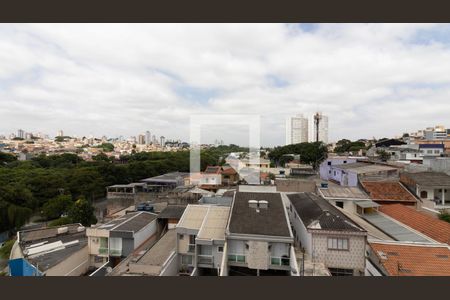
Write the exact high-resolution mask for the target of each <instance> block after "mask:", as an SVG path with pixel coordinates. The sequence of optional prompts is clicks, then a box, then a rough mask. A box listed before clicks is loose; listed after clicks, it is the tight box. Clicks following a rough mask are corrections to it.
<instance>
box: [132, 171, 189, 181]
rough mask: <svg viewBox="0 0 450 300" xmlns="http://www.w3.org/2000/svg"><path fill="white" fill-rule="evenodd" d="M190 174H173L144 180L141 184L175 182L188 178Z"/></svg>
mask: <svg viewBox="0 0 450 300" xmlns="http://www.w3.org/2000/svg"><path fill="white" fill-rule="evenodd" d="M188 176H189V173H188V172H171V173H166V174H163V175H159V176H154V177H150V178H145V179H142V180H141V182H174V181H178V180H180V179H183V178H185V177H188Z"/></svg>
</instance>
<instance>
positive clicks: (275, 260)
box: [270, 256, 291, 266]
mask: <svg viewBox="0 0 450 300" xmlns="http://www.w3.org/2000/svg"><path fill="white" fill-rule="evenodd" d="M290 263H291V262H290V258H289V257H274V256H271V257H270V264H271V265H273V266H289V265H290Z"/></svg>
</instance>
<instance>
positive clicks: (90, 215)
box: [68, 197, 97, 226]
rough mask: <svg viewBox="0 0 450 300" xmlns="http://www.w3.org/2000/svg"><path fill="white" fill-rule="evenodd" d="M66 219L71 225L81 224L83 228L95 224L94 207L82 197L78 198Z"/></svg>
mask: <svg viewBox="0 0 450 300" xmlns="http://www.w3.org/2000/svg"><path fill="white" fill-rule="evenodd" d="M68 217H69V218H70V220H71V221H72V222H73V223H81V224H83V225H84V226H91V225H92V224H95V223H97V219H96V218H95V215H94V207H93V206H92V205H91V204H90V203H89V202H88V201H87V200H86V199H85V198H84V197H80V198H79V199H78V200H77V201H75V203H74V205H72V207H71V208H70V210H69V214H68Z"/></svg>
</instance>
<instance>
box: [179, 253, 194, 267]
mask: <svg viewBox="0 0 450 300" xmlns="http://www.w3.org/2000/svg"><path fill="white" fill-rule="evenodd" d="M181 263H182V264H183V265H192V256H191V255H183V256H181Z"/></svg>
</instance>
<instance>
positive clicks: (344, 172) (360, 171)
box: [329, 162, 399, 186]
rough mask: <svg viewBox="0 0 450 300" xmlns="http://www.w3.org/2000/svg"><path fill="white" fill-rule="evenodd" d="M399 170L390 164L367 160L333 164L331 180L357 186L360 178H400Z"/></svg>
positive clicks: (344, 184) (340, 183) (343, 184)
mask: <svg viewBox="0 0 450 300" xmlns="http://www.w3.org/2000/svg"><path fill="white" fill-rule="evenodd" d="M398 174H399V170H398V168H396V167H392V166H388V165H380V164H373V163H367V162H356V163H347V164H342V165H334V166H331V174H330V177H329V180H331V181H334V182H336V183H337V184H339V185H342V186H357V185H358V183H359V181H360V180H363V179H365V180H367V179H372V180H380V179H382V180H395V179H397V180H398Z"/></svg>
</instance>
